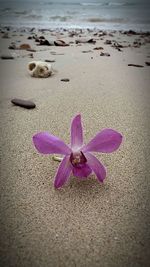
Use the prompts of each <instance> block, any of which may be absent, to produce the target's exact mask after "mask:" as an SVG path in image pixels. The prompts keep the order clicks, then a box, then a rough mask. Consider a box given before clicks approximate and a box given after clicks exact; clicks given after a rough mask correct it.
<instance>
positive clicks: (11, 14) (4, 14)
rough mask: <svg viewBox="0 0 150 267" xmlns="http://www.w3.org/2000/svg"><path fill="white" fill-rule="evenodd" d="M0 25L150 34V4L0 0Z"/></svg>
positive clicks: (142, 0) (145, 0)
mask: <svg viewBox="0 0 150 267" xmlns="http://www.w3.org/2000/svg"><path fill="white" fill-rule="evenodd" d="M0 25H1V26H15V27H35V28H98V29H110V30H112V29H113V30H120V29H133V30H145V31H148V30H150V0H127V1H126V0H70V1H69V0H56V1H55V0H43V1H42V0H31V1H29V0H24V1H23V0H8V1H7V0H0Z"/></svg>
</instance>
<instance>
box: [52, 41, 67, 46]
mask: <svg viewBox="0 0 150 267" xmlns="http://www.w3.org/2000/svg"><path fill="white" fill-rule="evenodd" d="M54 44H55V45H56V46H69V44H67V43H66V42H65V41H63V40H56V41H54Z"/></svg>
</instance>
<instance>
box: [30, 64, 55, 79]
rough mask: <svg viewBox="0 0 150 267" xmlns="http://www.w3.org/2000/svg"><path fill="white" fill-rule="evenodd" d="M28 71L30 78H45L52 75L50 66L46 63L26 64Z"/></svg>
mask: <svg viewBox="0 0 150 267" xmlns="http://www.w3.org/2000/svg"><path fill="white" fill-rule="evenodd" d="M28 71H29V74H30V75H31V76H32V77H36V78H47V77H49V76H51V75H52V66H51V64H49V63H47V62H42V61H31V62H29V64H28Z"/></svg>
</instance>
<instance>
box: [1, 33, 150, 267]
mask: <svg viewBox="0 0 150 267" xmlns="http://www.w3.org/2000/svg"><path fill="white" fill-rule="evenodd" d="M15 34H16V36H12V33H10V36H11V39H2V38H1V39H0V42H1V47H0V52H1V54H2V53H3V52H4V50H6V51H7V52H8V49H7V47H8V45H9V44H10V43H11V41H12V40H14V41H17V40H20V41H21V43H22V42H26V43H30V44H31V45H32V47H33V48H36V49H38V50H40V49H41V50H46V51H43V52H42V51H39V52H36V53H34V59H37V60H40V59H41V60H45V59H55V60H56V62H55V63H52V66H53V68H54V69H55V70H56V72H55V74H54V75H53V76H52V77H50V78H47V79H38V78H31V77H30V76H29V74H28V72H27V63H28V62H29V61H30V60H32V59H30V58H29V57H28V56H26V57H23V55H27V54H29V52H26V51H19V50H11V51H10V52H11V54H13V55H14V56H15V59H14V60H2V59H0V81H1V100H0V112H1V136H0V139H1V150H0V152H1V202H0V204H1V226H0V232H1V233H0V239H1V259H0V261H1V264H0V265H1V266H5V267H31V266H33V267H75V266H76V267H126V266H127V267H131V266H133V267H146V266H149V264H148V263H149V260H150V257H149V256H150V255H149V244H150V242H149V241H150V240H149V237H150V230H149V229H150V224H149V223H150V220H149V219H150V217H149V203H150V202H149V186H150V175H149V174H150V172H149V164H150V161H149V159H150V156H149V144H150V143H149V137H150V136H149V114H150V113H149V112H150V108H149V107H150V106H149V103H150V102H149V96H150V94H149V89H150V87H149V85H150V67H149V66H146V65H145V61H150V59H149V58H148V56H150V46H149V44H148V43H147V44H146V45H144V46H141V47H140V48H133V47H129V48H123V49H122V50H123V52H119V51H117V50H116V49H114V48H112V47H111V46H110V45H104V41H105V40H106V39H111V40H113V39H115V40H117V41H119V42H123V41H126V42H127V43H128V42H130V43H131V42H133V39H135V38H137V37H136V36H131V37H128V36H126V35H124V36H123V35H121V34H118V33H115V35H114V37H109V36H104V38H103V40H100V38H97V39H98V40H97V43H96V44H95V45H93V44H82V45H81V46H77V45H75V44H72V45H70V46H69V47H55V46H52V47H43V46H39V47H37V46H36V45H35V42H33V40H27V36H29V34H28V35H27V34H23V36H20V33H19V32H18V33H15ZM65 34H66V36H67V33H65ZM1 35H2V34H1ZM47 35H48V34H47ZM91 35H92V34H89V36H91ZM62 37H63V39H64V40H67V41H68V40H69V41H72V40H73V41H74V40H75V39H76V37H74V38H70V39H68V37H66V38H65V36H61V38H62ZM18 44H20V43H18ZM96 46H103V47H104V52H109V53H110V55H111V56H110V57H100V56H99V54H100V52H101V51H94V50H93V48H94V47H96ZM83 50H91V51H92V52H89V53H82V51H83ZM51 51H56V52H58V53H64V55H51V53H50V52H51ZM128 63H134V64H142V65H143V66H144V67H143V68H136V67H129V66H128ZM62 78H69V79H70V82H68V83H65V82H61V81H60V80H61V79H62ZM14 97H17V98H23V99H30V100H32V101H34V102H35V103H36V105H37V108H36V109H34V110H26V109H23V108H20V107H16V106H13V105H12V104H11V102H10V100H11V99H12V98H14ZM79 112H80V113H81V114H82V120H83V124H84V134H85V141H86V142H87V141H88V140H89V139H90V138H91V137H92V136H93V135H95V134H96V132H98V131H99V130H100V129H102V128H105V127H109V128H114V129H116V130H118V131H119V132H121V133H122V134H123V135H124V143H123V144H122V146H121V147H120V149H119V150H118V151H116V152H115V153H113V154H109V155H104V154H101V155H100V154H98V155H97V156H98V158H99V159H101V160H102V162H103V163H104V164H105V166H106V167H107V172H108V174H107V178H106V180H105V182H104V184H103V185H102V184H99V183H98V181H97V179H96V178H95V176H94V175H92V176H91V177H89V178H88V179H87V180H85V181H80V180H78V179H77V178H75V177H71V179H70V181H69V182H68V184H66V185H65V186H64V187H63V188H62V189H61V190H55V189H54V188H53V178H54V175H55V172H56V169H57V166H58V163H57V162H54V161H53V160H52V158H51V156H42V155H41V154H38V153H37V152H36V151H35V149H34V147H33V145H32V135H33V134H35V133H36V132H38V131H49V132H51V133H53V134H54V135H57V136H59V137H61V138H62V139H64V140H65V141H66V142H68V143H69V138H70V133H69V128H70V120H71V118H72V117H73V116H74V115H75V114H77V113H79Z"/></svg>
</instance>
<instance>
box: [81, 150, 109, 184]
mask: <svg viewBox="0 0 150 267" xmlns="http://www.w3.org/2000/svg"><path fill="white" fill-rule="evenodd" d="M85 156H86V159H87V161H88V165H89V166H90V167H91V169H92V170H93V172H94V173H95V174H96V176H97V178H98V180H99V181H100V182H103V180H104V179H105V177H106V169H105V167H104V166H103V164H102V163H101V162H100V161H99V160H98V159H97V158H96V157H95V156H93V155H92V154H91V153H86V154H85Z"/></svg>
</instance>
